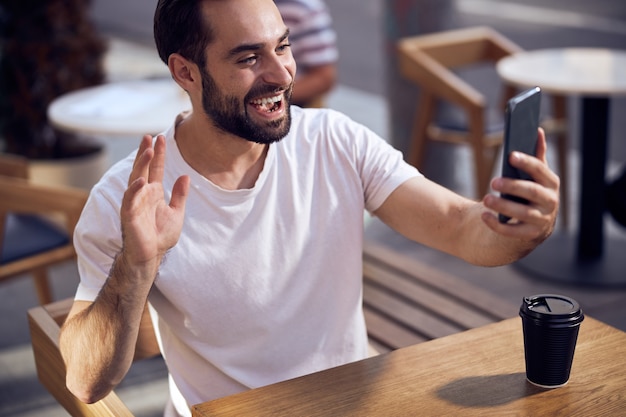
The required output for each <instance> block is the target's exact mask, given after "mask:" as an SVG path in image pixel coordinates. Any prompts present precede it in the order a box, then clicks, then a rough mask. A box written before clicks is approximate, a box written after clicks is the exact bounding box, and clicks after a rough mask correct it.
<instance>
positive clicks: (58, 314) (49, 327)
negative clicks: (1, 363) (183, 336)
mask: <svg viewBox="0 0 626 417" xmlns="http://www.w3.org/2000/svg"><path fill="white" fill-rule="evenodd" d="M72 301H73V300H72V299H65V300H61V301H57V302H54V303H51V304H47V305H45V306H38V307H34V308H31V309H30V310H28V324H29V328H30V335H31V342H32V346H33V354H34V357H35V365H36V367H37V375H38V377H39V381H40V382H41V384H42V385H43V386H44V387H46V389H47V390H48V392H50V394H52V396H54V398H56V400H57V401H58V402H59V404H61V405H62V406H63V408H65V409H66V410H67V411H68V413H70V415H72V416H74V417H83V416H84V417H105V416H111V417H113V416H115V417H132V416H133V414H132V412H131V411H130V410H129V409H128V407H127V406H126V405H125V404H124V403H123V402H122V401H121V400H120V398H119V397H118V396H117V395H116V394H115V392H111V393H110V394H109V395H107V396H106V397H105V398H103V399H102V400H100V401H98V402H96V403H94V404H85V403H83V402H81V401H80V400H78V399H77V398H76V397H75V396H74V395H72V393H70V392H69V390H68V389H67V388H66V386H65V374H66V371H65V364H64V362H63V358H62V357H61V351H60V350H59V334H60V330H61V326H62V325H63V322H64V321H65V318H66V317H67V315H68V313H69V311H70V308H71V306H72ZM158 354H159V351H158V346H157V344H156V339H155V336H154V329H153V327H152V323H151V321H150V318H149V315H148V313H147V310H146V313H145V314H144V319H143V321H142V324H141V328H140V337H139V339H138V343H137V347H136V350H135V360H139V359H143V358H147V357H151V356H156V355H158Z"/></svg>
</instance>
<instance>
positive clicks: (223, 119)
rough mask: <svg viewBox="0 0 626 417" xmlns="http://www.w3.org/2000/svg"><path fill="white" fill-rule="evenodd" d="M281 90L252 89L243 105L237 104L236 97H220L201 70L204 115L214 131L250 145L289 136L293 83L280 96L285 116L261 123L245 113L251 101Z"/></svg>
mask: <svg viewBox="0 0 626 417" xmlns="http://www.w3.org/2000/svg"><path fill="white" fill-rule="evenodd" d="M280 90H281V89H280V88H278V89H277V88H276V87H273V86H267V85H264V86H260V87H258V88H254V89H252V90H251V91H250V92H249V93H248V94H247V95H246V97H245V98H244V101H243V105H240V101H239V100H238V99H237V98H236V97H234V96H229V95H226V94H222V93H221V92H220V90H219V88H218V86H217V84H216V83H215V80H213V77H211V75H210V74H209V73H208V72H207V71H206V69H204V68H202V107H203V109H204V112H205V114H206V115H207V116H208V117H209V119H211V120H212V121H213V123H214V124H215V126H216V127H217V128H219V129H221V130H223V131H225V132H227V133H231V134H233V135H236V136H239V137H240V138H243V139H246V140H248V141H250V142H256V143H261V144H270V143H274V142H278V141H279V140H281V139H282V138H284V137H285V136H286V135H287V133H289V129H290V128H291V112H290V110H289V106H290V104H289V101H290V99H291V92H292V90H293V84H292V85H291V86H289V88H288V89H287V90H286V91H285V92H284V94H283V97H284V99H283V103H282V105H283V106H284V107H285V117H283V118H281V119H279V120H273V121H270V122H267V123H264V124H261V123H256V122H254V121H253V120H252V119H251V118H250V117H249V115H248V112H247V110H246V103H249V102H250V100H251V99H252V98H254V97H260V96H267V95H269V94H275V93H277V92H278V91H280Z"/></svg>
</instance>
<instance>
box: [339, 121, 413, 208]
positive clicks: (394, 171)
mask: <svg viewBox="0 0 626 417" xmlns="http://www.w3.org/2000/svg"><path fill="white" fill-rule="evenodd" d="M329 114H330V117H331V119H333V122H334V127H335V128H336V130H335V132H336V133H337V136H338V137H339V138H342V139H341V140H343V141H344V145H343V146H345V148H346V149H349V152H352V153H353V161H354V164H355V169H356V171H357V174H358V175H359V177H360V180H361V184H362V187H363V193H364V204H365V209H366V210H367V211H369V212H370V213H371V212H374V211H376V210H377V209H378V208H379V207H380V206H381V205H382V204H383V203H384V202H385V200H386V199H387V197H389V195H390V194H391V193H392V192H393V191H394V190H395V189H396V188H397V187H398V186H400V184H402V183H404V182H405V181H407V180H408V179H410V178H413V177H421V176H422V174H421V173H420V172H419V171H418V170H417V169H416V168H415V167H414V166H412V165H410V164H408V163H407V162H405V161H404V159H403V155H402V152H400V151H399V150H397V149H395V148H394V147H393V146H391V145H390V144H389V143H387V142H386V141H385V140H384V139H382V138H381V137H380V136H378V135H377V134H376V133H374V132H373V131H372V130H370V129H369V128H368V127H366V126H363V125H361V124H360V123H357V122H354V121H353V120H351V119H350V118H349V117H347V116H345V115H342V114H340V113H337V112H334V111H330V113H329Z"/></svg>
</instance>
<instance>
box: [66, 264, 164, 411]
mask: <svg viewBox="0 0 626 417" xmlns="http://www.w3.org/2000/svg"><path fill="white" fill-rule="evenodd" d="M147 274H151V275H152V277H150V276H149V275H147ZM142 275H143V276H142ZM154 275H156V272H154V273H153V272H152V271H143V270H140V269H136V268H131V267H129V266H128V265H127V264H126V263H125V262H124V258H123V256H122V255H119V256H118V257H116V259H115V261H114V263H113V266H112V267H111V272H110V274H109V278H108V279H107V281H106V283H105V285H104V286H103V287H102V289H101V290H100V293H99V295H98V297H97V298H96V300H95V301H94V302H93V303H92V304H91V305H90V306H89V307H88V308H86V309H84V310H83V311H81V312H80V313H78V314H76V315H75V316H73V317H69V318H68V320H67V321H66V323H65V325H64V326H63V329H62V332H61V338H60V347H61V353H62V355H63V358H64V361H65V364H66V368H67V386H68V388H69V390H70V391H71V392H72V393H73V394H74V395H76V396H77V397H78V398H79V399H80V400H81V401H83V402H86V403H92V402H95V401H98V400H99V399H101V398H103V397H105V396H106V395H107V394H108V393H109V392H110V391H111V390H112V389H113V388H114V387H115V386H116V385H117V384H118V383H119V382H120V381H121V380H122V378H123V377H124V376H125V375H126V373H127V372H128V369H129V367H130V365H131V363H132V359H133V355H134V351H135V344H136V341H137V334H138V331H139V324H140V321H141V317H142V314H143V310H144V307H145V304H146V300H147V296H148V292H149V291H150V287H151V286H152V282H153V280H154Z"/></svg>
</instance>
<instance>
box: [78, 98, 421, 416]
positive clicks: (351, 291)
mask: <svg viewBox="0 0 626 417" xmlns="http://www.w3.org/2000/svg"><path fill="white" fill-rule="evenodd" d="M291 109H292V110H291V111H292V117H293V121H292V128H291V131H290V132H289V134H288V135H287V136H286V137H285V138H284V139H283V140H282V141H280V142H278V143H275V144H272V145H270V147H269V151H268V154H267V158H266V161H265V165H264V167H263V171H262V172H261V174H260V176H259V178H258V180H257V182H256V184H255V186H254V187H253V188H251V189H245V190H235V191H232V190H224V189H221V188H220V187H218V186H216V185H215V184H213V183H212V182H210V181H209V180H207V179H206V178H204V177H202V176H201V175H199V174H198V173H197V172H195V171H194V170H193V169H192V168H191V167H190V166H189V165H187V163H186V162H185V161H184V159H183V158H182V156H181V154H180V153H179V151H178V148H177V146H176V142H175V139H174V132H175V127H174V126H172V128H170V129H169V130H168V131H167V132H166V133H165V135H166V143H167V145H166V146H167V150H166V158H165V175H164V179H163V183H164V187H165V190H166V192H167V191H168V190H171V188H172V185H173V183H174V181H175V180H176V178H178V177H179V176H180V175H183V174H186V175H189V176H190V178H191V187H190V192H189V197H188V200H187V206H186V214H185V221H184V225H183V231H182V234H181V237H180V240H179V242H178V244H177V245H176V246H175V247H173V248H172V249H171V250H170V251H169V252H168V253H167V254H166V256H165V258H164V260H163V264H162V266H161V268H160V270H159V274H158V276H157V278H156V280H155V283H154V286H153V289H152V291H151V293H150V296H149V301H150V304H151V307H152V308H153V312H156V314H154V315H153V319H154V320H155V329H156V330H157V336H158V338H159V341H160V343H161V350H162V352H163V356H164V357H165V360H166V363H167V366H168V370H169V372H170V381H171V382H172V383H171V384H170V385H171V391H172V398H173V399H174V403H175V405H176V408H177V409H178V412H179V413H181V414H182V415H189V409H188V405H193V404H196V403H200V402H203V401H207V400H210V399H214V398H219V397H222V396H226V395H229V394H233V393H236V392H239V391H243V390H246V389H248V388H253V387H259V386H263V385H267V384H270V383H274V382H277V381H281V380H285V379H289V378H293V377H297V376H300V375H304V374H308V373H312V372H315V371H318V370H322V369H326V368H330V367H333V366H337V365H341V364H345V363H348V362H352V361H355V360H359V359H362V358H365V357H366V356H367V345H368V343H367V334H366V329H365V323H364V319H363V313H362V306H361V304H362V260H361V257H362V240H363V210H364V209H367V210H369V211H374V210H376V209H377V208H378V207H379V206H380V205H381V204H382V203H383V202H384V201H385V199H386V198H387V197H388V196H389V194H390V193H391V192H392V191H393V190H394V189H395V188H396V187H398V186H399V185H400V184H401V183H403V182H404V181H406V180H407V179H409V178H411V177H415V176H418V175H420V174H419V173H418V171H417V170H416V169H415V168H413V167H411V166H410V165H408V164H406V163H405V162H404V161H403V159H402V155H401V153H400V152H399V151H396V150H394V149H393V148H391V146H390V145H388V144H387V143H386V142H385V141H384V140H382V139H380V138H379V137H378V136H377V135H376V134H375V133H373V132H372V131H370V130H369V129H367V128H366V127H364V126H362V125H360V124H357V123H355V122H354V121H352V120H350V119H349V118H348V117H346V116H344V115H342V114H340V113H338V112H335V111H333V110H327V109H325V110H320V109H301V108H299V107H295V106H292V107H291ZM133 158H134V155H130V156H129V157H128V158H126V159H124V160H122V161H120V162H119V163H117V164H116V165H115V166H113V167H112V168H111V169H110V170H109V172H107V173H106V174H105V175H104V177H103V178H102V180H101V181H100V182H99V183H98V184H97V185H96V186H95V187H94V189H93V190H92V193H91V195H90V197H89V200H88V202H87V204H86V207H85V209H84V212H83V214H82V217H81V219H80V222H79V223H78V226H77V228H76V233H75V240H74V243H75V245H76V251H77V253H78V267H79V272H80V276H81V282H80V285H79V287H78V291H77V294H76V299H80V300H88V301H93V300H94V299H95V298H96V296H97V294H98V292H99V290H100V288H101V286H102V285H103V284H104V282H105V280H106V278H107V275H108V273H109V270H110V267H111V264H112V262H113V258H114V257H115V255H116V254H117V253H118V252H119V251H120V248H121V233H120V218H119V208H120V205H121V200H122V194H123V193H124V190H125V189H126V185H127V181H128V176H129V173H130V169H131V167H132V162H133ZM166 198H168V199H169V196H166ZM157 316H158V317H157ZM181 394H182V396H181ZM182 398H184V399H185V400H186V403H187V404H185V403H184V402H183V401H182Z"/></svg>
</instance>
